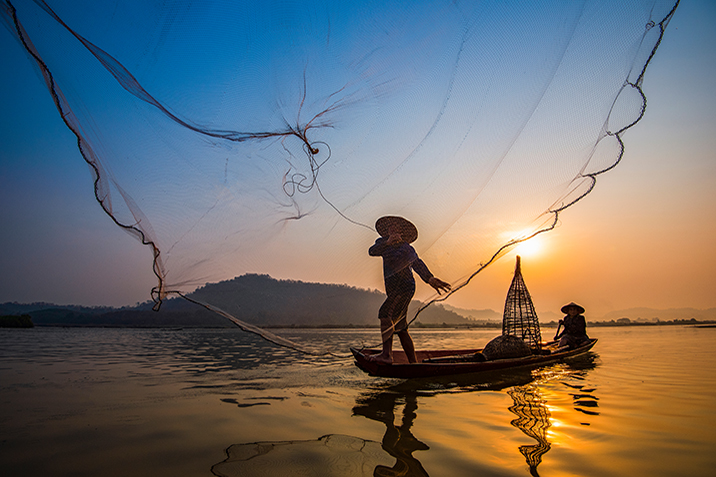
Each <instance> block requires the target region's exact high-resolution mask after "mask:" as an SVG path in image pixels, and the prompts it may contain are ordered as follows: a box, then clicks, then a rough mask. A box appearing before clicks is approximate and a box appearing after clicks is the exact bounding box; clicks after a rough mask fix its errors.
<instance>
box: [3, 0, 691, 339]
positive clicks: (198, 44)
mask: <svg viewBox="0 0 716 477" xmlns="http://www.w3.org/2000/svg"><path fill="white" fill-rule="evenodd" d="M678 4H679V2H678V1H676V2H673V1H666V0H664V1H659V0H632V1H628V2H617V1H614V2H606V3H605V2H602V1H590V0H584V1H581V2H570V3H569V4H568V5H565V4H564V3H563V2H556V1H555V2H553V1H550V0H544V1H542V2H538V3H536V4H534V5H529V6H518V5H516V4H515V5H512V4H504V3H502V2H489V1H487V2H480V3H476V2H459V1H458V2H445V3H440V2H436V3H435V4H423V3H415V4H411V6H409V7H405V6H398V5H393V4H388V3H385V4H383V3H374V2H367V1H366V2H353V3H352V4H351V5H350V6H341V7H340V8H339V7H337V6H335V4H333V3H332V2H321V1H316V2H291V1H287V2H282V3H280V4H279V3H274V2H264V3H262V4H248V3H247V4H241V5H237V4H235V3H233V2H221V1H218V2H203V3H202V4H201V5H198V4H195V3H192V2H184V1H169V2H164V3H163V4H161V5H157V6H155V5H149V4H146V3H144V2H118V3H114V4H112V3H111V2H106V5H105V4H104V3H103V4H97V3H96V2H89V1H88V2H76V3H71V4H67V3H63V2H52V1H45V0H13V1H10V0H4V1H3V2H2V3H1V5H2V8H1V9H0V16H2V18H3V21H4V24H5V26H6V27H7V29H8V31H10V32H11V33H12V35H13V37H14V38H15V39H16V40H17V41H18V43H19V44H20V45H21V47H22V48H23V49H24V50H25V51H26V52H27V54H28V57H29V58H30V60H31V62H32V63H33V64H34V65H36V66H37V68H38V71H39V73H40V75H41V76H42V78H43V80H44V82H45V84H46V86H47V89H48V90H49V92H50V94H51V97H52V100H53V102H54V104H55V106H56V108H57V110H58V112H59V114H60V116H61V118H62V120H63V121H64V123H65V125H66V126H67V128H68V129H69V130H70V131H71V132H72V134H74V136H75V137H76V139H77V145H78V148H79V151H80V153H81V155H82V157H83V158H84V160H85V161H86V162H87V164H88V165H89V167H90V169H91V171H92V173H93V176H94V195H95V198H96V200H97V202H98V203H99V204H100V206H101V207H102V209H103V210H104V212H105V213H106V214H107V215H108V216H109V217H110V218H111V219H112V221H113V222H114V223H115V224H116V225H117V226H119V227H121V228H122V229H124V230H125V231H127V232H129V233H130V234H131V235H133V236H135V237H136V238H137V239H138V240H140V241H141V243H142V244H144V245H146V246H147V247H148V248H149V249H150V250H151V254H152V271H153V273H154V275H155V276H156V279H157V284H156V286H154V287H153V288H152V290H151V297H152V299H153V300H154V307H155V309H159V307H160V306H161V304H162V302H163V301H164V300H165V299H166V298H167V297H168V296H172V295H174V296H179V297H183V298H187V299H188V298H191V297H190V296H189V295H190V294H191V292H192V290H194V289H196V287H197V286H200V285H203V284H205V283H207V282H209V281H212V280H215V281H218V280H221V279H225V278H227V277H231V276H236V275H238V274H239V273H240V272H241V271H250V270H251V269H252V268H255V267H266V268H267V269H268V270H267V271H270V272H273V273H277V274H288V275H291V274H294V273H295V274H301V273H304V274H308V275H307V276H309V277H310V278H316V279H320V280H321V281H326V282H345V281H346V280H349V281H353V282H354V283H357V284H363V285H365V284H370V283H374V281H375V272H374V270H375V268H377V267H375V262H371V261H370V260H368V259H366V258H365V252H364V251H365V249H366V248H367V247H366V244H370V243H371V241H372V240H374V238H375V231H374V230H373V227H372V226H370V225H368V224H372V223H373V222H374V220H375V219H376V218H377V217H379V216H381V215H387V214H400V215H404V216H407V217H410V218H411V219H412V220H413V221H414V222H416V224H418V225H419V228H420V231H421V238H420V240H419V243H417V244H416V248H417V249H418V252H419V254H420V256H421V258H423V259H424V260H425V261H426V263H428V264H429V266H430V267H431V270H432V271H433V272H434V273H435V275H438V276H440V277H442V278H447V279H448V280H449V281H450V282H451V283H452V285H453V288H452V290H451V291H450V292H449V293H447V294H444V295H440V296H432V297H424V296H423V297H420V298H419V299H420V300H421V301H422V302H423V303H424V304H423V305H422V306H420V307H419V309H418V310H417V312H416V313H415V314H414V315H413V316H412V318H411V319H410V320H409V323H412V322H414V321H415V319H417V317H418V315H419V314H420V313H421V312H422V311H423V310H424V309H425V308H426V307H428V306H430V305H431V304H433V303H437V302H441V301H444V300H447V299H448V298H449V297H450V296H452V295H453V294H454V293H456V292H457V291H459V290H463V289H464V288H465V287H466V286H467V285H468V284H469V283H470V281H471V280H472V278H474V277H475V276H476V275H477V274H479V273H481V272H482V271H483V270H484V269H485V268H486V267H488V266H489V265H491V264H492V263H494V262H495V260H497V259H498V258H499V257H501V256H503V255H504V254H505V253H506V252H507V251H508V250H509V249H510V248H512V247H513V246H515V245H517V244H519V243H521V242H523V241H525V240H529V239H530V238H532V237H534V236H536V235H538V234H541V233H544V232H547V231H550V230H552V229H554V228H555V227H556V226H557V225H558V223H559V217H560V213H561V212H562V211H564V210H565V209H567V208H569V207H572V206H573V205H574V204H576V203H578V202H579V201H580V200H582V199H583V198H584V197H586V196H587V195H588V194H589V193H590V192H591V191H592V190H593V189H594V187H595V185H596V182H597V177H598V176H600V175H602V174H604V173H606V172H608V171H611V170H612V169H614V168H615V167H616V166H617V165H618V164H619V163H620V162H621V160H622V159H623V157H624V151H625V145H624V140H623V135H624V133H625V132H626V131H627V130H628V129H629V128H631V127H633V126H634V125H635V124H637V123H638V122H639V121H640V120H641V119H642V117H643V116H644V114H645V110H646V105H647V102H646V96H645V95H644V92H643V90H642V84H643V81H644V76H645V72H646V70H647V67H648V66H649V64H650V62H651V61H652V58H653V57H654V54H655V53H656V51H657V49H658V47H659V45H660V43H661V41H662V39H663V36H664V33H665V29H666V27H667V25H668V23H669V21H670V19H671V18H672V16H673V15H674V13H675V11H676V8H677V7H678ZM108 112H109V113H108ZM515 230H519V232H514V231H515ZM506 234H511V235H508V237H510V238H508V239H505V238H504V237H505V236H506ZM486 257H487V259H485V258H486ZM316 263H319V264H320V266H318V267H316V266H315V265H316ZM359 263H360V264H361V265H357V264H359ZM363 263H367V264H366V265H363ZM346 275H350V279H346V278H345V276H346ZM455 276H459V277H462V278H460V279H450V277H455ZM195 302H196V301H195ZM200 304H201V306H204V307H206V308H207V309H211V310H213V311H215V312H217V313H219V314H221V315H222V316H225V317H226V318H228V319H230V320H231V321H232V322H234V323H235V324H237V325H238V326H240V327H241V328H242V329H244V330H246V331H250V332H252V333H256V334H258V335H260V336H263V337H264V338H266V339H268V340H269V341H271V342H273V343H276V344H280V345H281V346H287V347H290V348H293V349H297V350H299V351H302V352H308V351H310V350H306V349H305V347H303V346H301V345H299V344H296V343H293V342H289V341H286V340H283V339H282V338H280V337H278V336H275V335H273V334H270V333H268V332H266V331H265V330H262V329H261V328H260V327H256V326H254V325H251V324H248V323H245V322H243V321H242V320H240V319H238V318H236V316H237V314H238V310H235V309H225V307H224V306H222V305H221V304H220V303H211V304H209V303H200ZM269 335H270V336H269Z"/></svg>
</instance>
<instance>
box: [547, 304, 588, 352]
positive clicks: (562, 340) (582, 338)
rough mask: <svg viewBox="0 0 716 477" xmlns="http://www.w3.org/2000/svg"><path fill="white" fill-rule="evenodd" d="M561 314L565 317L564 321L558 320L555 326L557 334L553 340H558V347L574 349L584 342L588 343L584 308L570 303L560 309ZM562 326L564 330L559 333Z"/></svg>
mask: <svg viewBox="0 0 716 477" xmlns="http://www.w3.org/2000/svg"><path fill="white" fill-rule="evenodd" d="M562 313H565V314H566V316H565V317H564V319H562V320H559V325H558V326H557V333H556V334H555V335H554V339H555V340H559V345H558V347H559V348H561V347H563V346H569V347H570V348H576V347H578V346H579V345H581V344H583V343H584V342H586V341H589V336H587V320H586V319H585V318H584V315H582V313H584V308H583V307H582V306H580V305H577V304H576V303H574V302H571V303H569V304H567V305H564V306H563V307H562ZM562 326H564V330H563V331H562V332H561V333H560V332H559V329H560V327H562Z"/></svg>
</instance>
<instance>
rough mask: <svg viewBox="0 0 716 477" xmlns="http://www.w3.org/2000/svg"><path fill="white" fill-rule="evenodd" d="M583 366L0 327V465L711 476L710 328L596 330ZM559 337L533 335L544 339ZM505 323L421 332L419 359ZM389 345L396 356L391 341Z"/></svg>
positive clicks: (48, 469)
mask: <svg viewBox="0 0 716 477" xmlns="http://www.w3.org/2000/svg"><path fill="white" fill-rule="evenodd" d="M588 331H589V334H590V336H592V337H594V338H598V339H599V342H598V343H597V345H596V346H595V348H594V349H593V351H592V352H591V353H589V354H588V355H586V356H584V357H582V358H580V359H575V360H573V361H570V362H568V363H560V364H554V365H549V366H545V367H541V368H537V369H531V370H518V371H512V372H509V373H493V374H484V373H483V374H476V375H470V376H463V377H459V378H448V379H441V380H408V381H406V380H397V379H383V378H374V377H370V376H367V375H366V374H364V373H363V372H362V371H360V370H359V369H358V368H356V367H355V365H354V364H353V361H352V359H350V358H348V357H341V356H345V355H346V354H347V352H348V347H349V346H353V345H360V344H374V343H375V342H376V341H377V340H378V339H379V332H378V330H377V329H370V330H279V331H278V332H277V334H279V335H281V336H284V337H287V338H289V339H292V340H295V341H297V342H299V343H301V344H304V345H307V346H312V347H330V348H331V349H332V350H334V351H335V352H336V354H339V355H340V356H338V357H336V356H325V357H320V358H315V357H312V356H308V355H303V354H300V353H297V352H295V351H292V350H289V349H285V348H280V347H277V346H275V345H272V344H270V343H267V342H265V341H263V340H261V339H260V338H258V337H256V336H254V335H251V334H247V333H244V332H242V331H240V330H238V329H176V330H169V329H93V328H44V327H37V328H33V329H12V330H10V329H2V330H0V468H2V469H3V475H29V476H35V475H38V476H39V475H53V476H65V475H66V476H85V475H86V476H97V475H102V476H127V475H132V476H144V475H147V476H149V475H151V476H156V475H172V476H212V475H220V476H282V477H289V476H298V475H301V476H342V477H343V476H373V475H377V476H397V475H403V476H428V475H429V476H432V477H439V476H450V477H455V476H475V475H480V476H529V475H543V476H563V475H564V476H567V475H580V476H595V477H596V476H599V477H603V476H634V475H649V476H651V477H658V476H676V475H689V476H692V477H694V476H709V477H710V476H711V475H713V469H715V468H716V452H714V449H716V406H715V405H714V403H715V402H716V399H715V398H714V394H715V393H716V372H714V369H715V368H716V348H715V347H714V346H713V342H714V340H716V328H696V327H693V326H658V327H657V326H653V327H613V328H610V327H600V328H589V330H588ZM553 332H554V330H549V329H543V336H550V335H551V334H553ZM498 333H499V331H498V330H415V331H414V332H413V337H414V339H415V342H416V346H417V347H418V348H426V347H430V348H436V349H440V348H469V347H480V346H482V345H484V344H485V343H487V342H488V341H489V340H490V339H491V338H493V337H494V336H496V335H497V334H498ZM396 346H399V345H398V343H396Z"/></svg>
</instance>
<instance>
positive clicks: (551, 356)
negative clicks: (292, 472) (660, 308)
mask: <svg viewBox="0 0 716 477" xmlns="http://www.w3.org/2000/svg"><path fill="white" fill-rule="evenodd" d="M502 335H503V337H504V338H511V339H512V340H515V338H512V337H517V338H520V339H521V340H522V342H523V343H521V345H522V346H524V347H525V348H529V349H527V350H526V352H527V353H529V352H530V349H531V354H528V355H526V356H525V355H524V354H520V355H519V356H520V357H508V356H518V355H515V354H509V353H506V354H498V356H503V358H502V359H494V358H495V353H494V349H491V352H490V353H487V352H486V353H483V349H461V350H455V349H453V350H429V351H416V352H415V354H416V358H417V363H409V362H408V359H407V357H406V355H405V353H404V352H399V351H394V352H393V362H392V364H387V363H382V362H378V361H374V360H372V359H371V357H372V356H374V355H378V354H379V351H378V350H373V349H366V348H363V349H357V348H351V352H352V353H353V357H354V358H355V360H356V364H357V365H358V367H359V368H360V369H362V370H363V371H365V372H366V373H368V374H370V375H372V376H382V377H390V378H421V377H435V376H450V375H455V374H466V373H478V372H483V371H494V370H504V369H511V368H521V367H525V366H528V367H529V366H536V365H542V364H546V363H553V362H556V361H561V360H563V359H565V358H570V357H573V356H578V355H580V354H583V353H586V352H587V351H589V350H590V349H592V347H593V346H594V345H595V344H596V342H597V340H596V339H590V340H588V341H586V342H584V343H583V344H581V345H580V346H579V347H577V348H573V349H570V348H569V347H563V348H558V347H557V346H558V345H557V343H555V342H551V343H547V344H543V343H542V342H541V341H542V339H541V334H540V329H539V320H538V319H537V313H536V312H535V308H534V305H533V304H532V297H531V296H530V293H529V291H527V286H526V285H525V282H524V279H523V278H522V270H521V266H520V257H517V264H516V266H515V275H514V277H513V279H512V284H511V285H510V289H509V291H508V292H507V298H506V300H505V311H504V314H503V317H502ZM506 335H509V336H506ZM391 339H392V338H391ZM495 341H497V340H495ZM515 341H517V342H518V343H520V340H515ZM490 344H491V343H488V347H489V346H490ZM486 349H487V347H486V348H485V350H486ZM486 355H487V356H490V357H491V358H492V359H487V358H486Z"/></svg>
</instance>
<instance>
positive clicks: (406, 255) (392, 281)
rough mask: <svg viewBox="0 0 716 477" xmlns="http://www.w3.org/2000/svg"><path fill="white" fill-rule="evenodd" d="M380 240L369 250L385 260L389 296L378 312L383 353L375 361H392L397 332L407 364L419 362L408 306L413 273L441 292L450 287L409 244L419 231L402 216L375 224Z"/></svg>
mask: <svg viewBox="0 0 716 477" xmlns="http://www.w3.org/2000/svg"><path fill="white" fill-rule="evenodd" d="M375 229H376V230H377V231H378V233H379V234H380V238H378V240H376V241H375V244H373V246H372V247H370V249H369V250H368V254H369V255H371V256H372V257H383V278H384V280H385V293H386V294H387V295H388V296H387V298H386V299H385V302H383V305H381V307H380V310H379V312H378V318H379V319H380V332H381V336H382V338H383V351H382V352H381V353H380V354H378V355H376V356H375V357H373V358H372V360H373V361H377V362H380V363H387V364H391V363H392V362H393V334H394V333H397V334H398V338H399V339H400V344H401V345H402V346H403V350H404V351H405V354H406V356H407V357H408V361H410V362H411V363H415V362H417V358H416V357H415V346H414V345H413V339H412V338H411V337H410V333H408V321H407V314H408V305H410V300H412V298H413V295H414V294H415V278H414V277H413V270H415V272H416V273H417V274H418V275H419V276H420V278H422V280H423V281H424V282H425V283H427V284H428V285H430V286H431V287H433V288H435V290H437V292H438V293H440V292H441V291H448V290H450V284H449V283H447V282H444V281H442V280H440V279H439V278H437V277H435V276H433V274H432V273H430V270H428V267H427V266H426V265H425V263H424V262H423V261H422V260H420V258H418V254H417V253H416V252H415V249H414V248H413V247H412V246H411V245H410V244H411V243H412V242H414V241H415V240H417V238H418V229H417V228H416V227H415V225H413V224H412V223H411V222H410V221H409V220H407V219H404V218H403V217H395V216H385V217H381V218H379V219H378V220H377V222H376V223H375Z"/></svg>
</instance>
